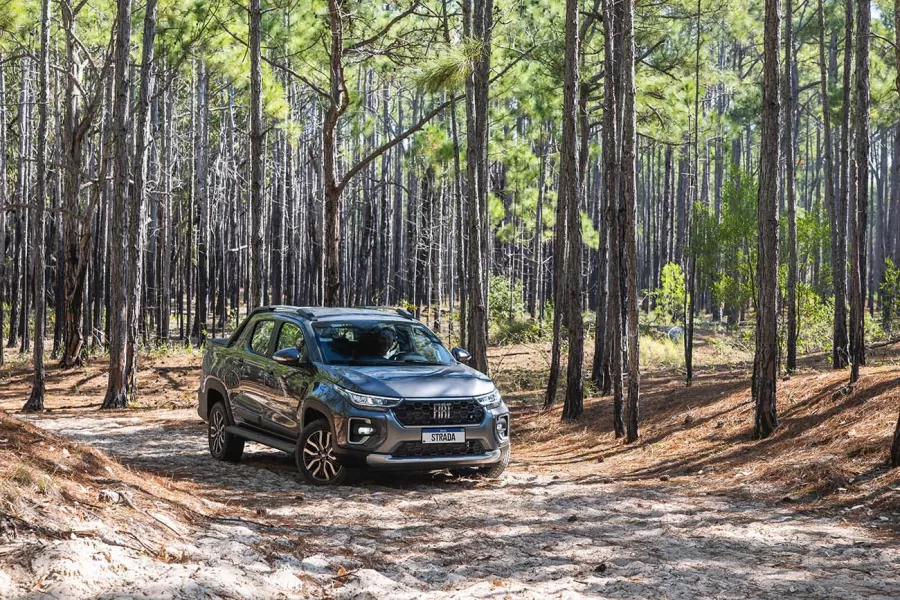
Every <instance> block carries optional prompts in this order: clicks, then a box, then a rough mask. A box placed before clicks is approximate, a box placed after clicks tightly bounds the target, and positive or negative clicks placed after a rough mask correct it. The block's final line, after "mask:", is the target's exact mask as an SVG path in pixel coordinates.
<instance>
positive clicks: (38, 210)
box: [0, 0, 50, 412]
mask: <svg viewBox="0 0 900 600" xmlns="http://www.w3.org/2000/svg"><path fill="white" fill-rule="evenodd" d="M49 54H50V0H41V55H40V59H39V61H38V130H37V186H36V189H35V192H36V194H35V209H34V217H33V218H32V223H33V227H34V234H33V240H34V250H33V252H32V258H33V260H34V262H33V263H32V264H33V271H32V272H33V276H32V277H33V280H34V383H33V384H32V387H31V395H30V396H29V397H28V401H27V402H26V403H25V406H23V407H22V410H23V411H24V412H36V411H42V410H44V393H45V390H44V378H45V377H46V372H45V370H44V332H45V330H46V327H47V302H46V298H45V290H44V287H45V284H46V274H45V272H44V271H45V268H44V267H45V265H44V262H45V261H44V207H45V205H46V203H47V120H48V115H47V112H48V104H49V103H50V90H49V86H50V61H49V58H50V56H49ZM5 175H6V174H5V173H0V176H5ZM0 234H4V235H5V232H0Z"/></svg>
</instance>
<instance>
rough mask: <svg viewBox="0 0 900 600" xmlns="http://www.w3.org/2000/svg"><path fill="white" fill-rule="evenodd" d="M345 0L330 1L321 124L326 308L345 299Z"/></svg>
mask: <svg viewBox="0 0 900 600" xmlns="http://www.w3.org/2000/svg"><path fill="white" fill-rule="evenodd" d="M342 11H343V0H328V20H329V25H330V28H331V50H330V54H329V62H330V70H329V76H330V87H329V91H328V100H329V103H328V108H327V110H326V112H325V120H324V123H323V125H322V176H323V177H324V182H323V183H324V197H325V305H326V306H339V305H340V304H342V302H343V300H344V293H343V287H342V284H341V223H340V219H341V193H342V191H343V190H342V188H341V185H340V182H339V181H338V175H337V153H338V149H339V147H340V142H339V140H338V127H337V126H338V121H339V120H340V118H341V115H343V114H344V112H345V111H346V110H347V107H348V105H349V102H350V99H349V94H348V92H347V83H346V79H345V77H344V54H343V53H344V15H343V12H342Z"/></svg>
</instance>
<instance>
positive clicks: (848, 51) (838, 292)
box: [833, 0, 855, 369]
mask: <svg viewBox="0 0 900 600" xmlns="http://www.w3.org/2000/svg"><path fill="white" fill-rule="evenodd" d="M845 8H846V10H845V16H844V20H845V24H844V25H845V28H844V73H843V96H844V110H843V113H842V115H841V151H840V160H841V174H840V179H841V181H840V194H839V195H838V196H837V197H836V198H835V199H836V200H837V204H836V210H835V218H836V220H837V229H838V242H839V243H838V247H837V249H835V250H834V262H835V263H836V266H837V268H836V273H835V277H834V344H833V345H834V358H835V360H834V365H833V366H834V368H835V369H841V368H844V367H846V366H847V364H848V363H849V361H850V353H849V349H848V345H849V342H850V338H849V336H848V333H847V234H848V231H847V225H848V224H847V218H848V213H849V212H850V199H851V197H852V196H853V194H852V193H851V188H852V187H854V186H855V184H854V183H853V182H852V179H851V170H852V169H851V162H852V159H851V157H850V146H851V144H852V138H853V131H852V130H851V128H850V113H851V108H850V107H851V105H852V104H853V98H852V96H851V88H850V82H851V75H852V72H853V60H852V57H853V2H852V0H846V3H845ZM837 271H839V273H838V272H837Z"/></svg>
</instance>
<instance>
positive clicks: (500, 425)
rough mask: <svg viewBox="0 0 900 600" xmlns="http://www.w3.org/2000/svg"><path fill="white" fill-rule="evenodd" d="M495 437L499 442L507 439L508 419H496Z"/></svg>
mask: <svg viewBox="0 0 900 600" xmlns="http://www.w3.org/2000/svg"><path fill="white" fill-rule="evenodd" d="M497 435H498V436H499V437H500V439H501V440H505V439H506V438H508V437H509V419H508V418H507V417H501V418H499V419H497Z"/></svg>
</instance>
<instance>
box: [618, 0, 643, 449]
mask: <svg viewBox="0 0 900 600" xmlns="http://www.w3.org/2000/svg"><path fill="white" fill-rule="evenodd" d="M622 45H623V48H622V64H621V65H619V73H621V77H622V104H623V106H622V110H623V114H624V117H623V120H622V143H623V146H622V206H623V208H624V212H623V215H624V218H625V223H624V225H625V240H624V241H625V247H624V254H625V272H626V281H625V301H626V303H627V304H626V310H625V313H626V315H625V318H626V325H625V329H626V332H625V333H626V336H627V344H628V403H627V404H626V407H625V429H626V438H625V439H626V441H627V442H635V441H637V439H638V421H639V420H640V390H641V370H640V352H641V350H640V329H639V327H638V308H639V307H638V289H637V278H638V273H637V243H636V239H635V238H636V230H637V216H636V211H637V189H636V185H637V184H636V177H637V168H636V163H635V146H636V145H637V140H636V137H635V136H636V132H637V126H636V122H635V84H634V4H633V3H631V2H625V3H624V4H623V19H622Z"/></svg>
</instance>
